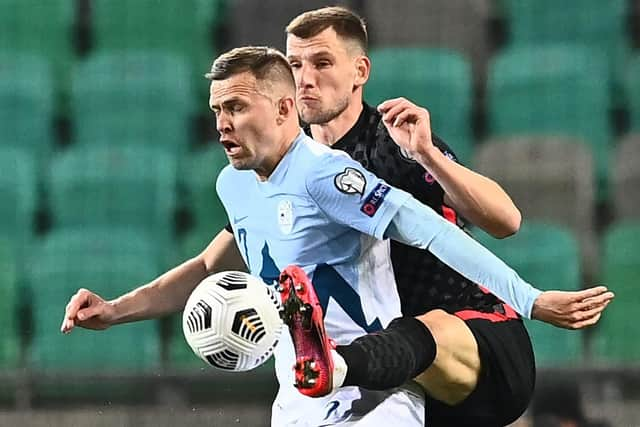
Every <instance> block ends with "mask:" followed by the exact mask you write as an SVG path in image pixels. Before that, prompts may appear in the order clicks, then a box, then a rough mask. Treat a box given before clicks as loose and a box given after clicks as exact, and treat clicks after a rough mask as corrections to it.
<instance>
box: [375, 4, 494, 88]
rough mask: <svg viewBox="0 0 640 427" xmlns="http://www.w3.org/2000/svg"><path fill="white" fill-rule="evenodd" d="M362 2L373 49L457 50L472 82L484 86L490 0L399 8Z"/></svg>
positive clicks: (490, 8) (408, 5) (392, 5)
mask: <svg viewBox="0 0 640 427" xmlns="http://www.w3.org/2000/svg"><path fill="white" fill-rule="evenodd" d="M363 3H364V7H363V9H364V10H363V15H364V16H365V17H366V20H367V22H368V27H369V32H370V40H371V46H372V47H403V46H404V47H407V46H413V47H415V46H420V47H439V48H446V49H451V50H455V51H458V52H459V53H461V54H462V55H464V57H465V59H467V60H468V61H470V62H471V64H472V65H473V76H474V77H475V79H474V81H475V82H476V83H478V84H479V85H484V78H485V72H486V64H487V60H488V58H489V53H490V51H489V37H488V34H489V33H488V30H487V23H488V20H489V18H490V15H491V10H492V4H491V2H490V1H488V0H435V1H429V2H425V1H422V0H405V1H403V2H402V7H399V4H397V3H394V2H390V1H386V0H367V1H365V2H363ZM407 11H411V13H406V12H407ZM396 70H398V69H396ZM398 80H400V79H398Z"/></svg>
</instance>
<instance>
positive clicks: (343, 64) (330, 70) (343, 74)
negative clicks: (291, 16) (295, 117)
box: [287, 28, 361, 124]
mask: <svg viewBox="0 0 640 427" xmlns="http://www.w3.org/2000/svg"><path fill="white" fill-rule="evenodd" d="M287 58H288V59H289V63H290V64H291V68H292V69H293V77H294V78H295V81H296V106H297V107H298V111H299V113H300V117H301V118H302V120H304V121H305V122H307V123H309V124H323V123H327V122H329V121H331V120H333V119H335V118H336V117H338V116H339V115H340V114H341V113H342V112H343V111H345V110H346V109H347V107H348V106H349V103H350V102H361V100H360V99H359V97H354V96H353V91H354V81H355V78H356V74H357V68H356V60H357V59H356V56H354V55H353V54H352V53H350V52H349V44H348V42H346V41H345V40H344V39H342V38H340V37H339V36H338V35H337V34H336V32H335V30H334V29H333V28H327V29H326V30H324V31H322V32H321V33H319V34H317V35H315V36H313V37H310V38H308V39H302V38H299V37H296V36H294V35H293V34H289V35H288V36H287Z"/></svg>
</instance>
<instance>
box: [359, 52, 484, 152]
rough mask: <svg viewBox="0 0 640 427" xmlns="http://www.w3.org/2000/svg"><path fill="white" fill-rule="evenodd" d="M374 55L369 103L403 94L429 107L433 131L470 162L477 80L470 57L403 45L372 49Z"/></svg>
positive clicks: (368, 87)
mask: <svg viewBox="0 0 640 427" xmlns="http://www.w3.org/2000/svg"><path fill="white" fill-rule="evenodd" d="M370 57H371V64H372V70H371V77H370V78H369V82H368V83H367V85H366V86H365V98H366V100H367V101H368V102H369V103H371V104H372V105H374V106H375V105H378V104H379V103H380V102H382V101H385V100H387V99H391V98H397V97H399V96H404V97H406V98H408V99H409V100H411V101H413V102H415V103H417V104H419V105H421V106H425V107H426V108H427V109H428V110H429V113H430V117H431V126H432V128H433V129H434V131H435V132H436V133H437V134H438V135H439V136H440V137H442V138H443V139H444V140H445V141H446V142H447V144H448V145H449V146H451V148H452V149H453V150H454V151H455V153H456V154H457V155H458V157H459V158H460V159H461V160H462V161H463V162H468V161H469V160H470V156H471V152H472V149H473V144H472V131H471V112H472V103H473V82H472V78H471V75H472V74H471V65H470V64H469V62H468V61H467V60H466V59H465V57H464V56H463V55H462V54H460V53H458V52H456V51H452V50H445V49H428V48H400V47H396V48H380V49H372V50H371V53H370ZM399 73H401V76H402V77H401V78H399V77H398V75H399Z"/></svg>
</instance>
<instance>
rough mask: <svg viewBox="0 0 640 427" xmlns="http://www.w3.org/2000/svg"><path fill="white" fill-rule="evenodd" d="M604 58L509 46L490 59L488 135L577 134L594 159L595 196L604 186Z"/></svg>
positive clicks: (558, 48) (556, 48)
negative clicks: (596, 180) (596, 182)
mask: <svg viewBox="0 0 640 427" xmlns="http://www.w3.org/2000/svg"><path fill="white" fill-rule="evenodd" d="M608 82H609V79H608V77H607V71H606V61H605V58H604V57H602V56H600V55H598V53H597V52H596V51H593V50H590V49H588V48H586V47H582V46H576V45H569V44H562V45H553V46H529V47H522V48H517V47H514V48H512V49H508V50H506V51H504V52H502V53H500V54H498V55H497V56H496V57H495V58H494V60H493V61H492V63H491V66H490V71H489V78H488V82H487V114H488V126H489V134H490V135H491V136H492V137H513V136H522V135H536V136H564V137H571V138H579V139H580V140H582V141H584V142H586V143H587V144H588V146H589V147H591V150H592V153H593V159H594V160H595V161H596V176H597V179H598V188H597V190H598V199H599V200H604V198H605V197H606V190H607V176H608V167H609V149H610V144H611V139H612V131H611V126H610V124H609V121H608V117H609V110H610V108H611V102H610V93H609V85H608Z"/></svg>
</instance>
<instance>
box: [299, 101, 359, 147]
mask: <svg viewBox="0 0 640 427" xmlns="http://www.w3.org/2000/svg"><path fill="white" fill-rule="evenodd" d="M362 108H363V105H362V99H360V98H358V100H357V101H354V102H352V103H350V104H349V106H348V107H347V108H346V109H345V110H344V111H343V112H342V113H341V114H340V115H339V116H338V117H336V118H334V119H333V120H331V121H328V122H327V123H322V124H315V125H311V137H312V138H313V139H315V140H316V141H318V142H321V143H323V144H325V145H328V146H331V145H333V144H335V143H336V142H337V141H339V140H340V138H342V137H343V136H345V135H346V134H347V132H349V130H351V128H352V127H354V126H355V124H356V123H357V122H358V118H359V117H360V113H362Z"/></svg>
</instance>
